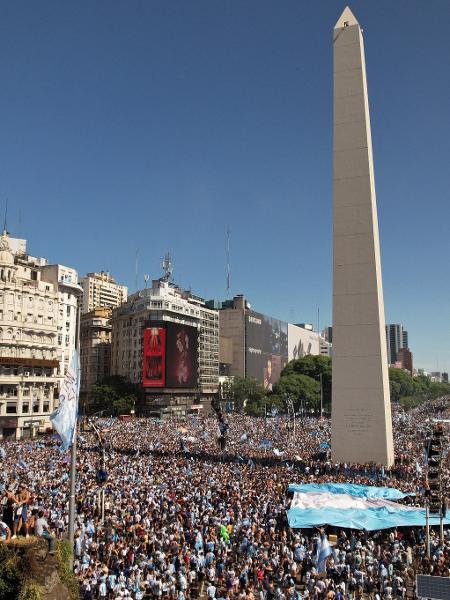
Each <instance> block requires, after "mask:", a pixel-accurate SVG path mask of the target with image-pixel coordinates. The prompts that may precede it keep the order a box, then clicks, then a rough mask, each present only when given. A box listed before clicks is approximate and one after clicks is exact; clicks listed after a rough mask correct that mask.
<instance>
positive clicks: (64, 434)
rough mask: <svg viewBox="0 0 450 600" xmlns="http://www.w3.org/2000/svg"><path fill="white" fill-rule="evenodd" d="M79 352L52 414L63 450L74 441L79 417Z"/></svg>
mask: <svg viewBox="0 0 450 600" xmlns="http://www.w3.org/2000/svg"><path fill="white" fill-rule="evenodd" d="M78 361H79V358H78V352H77V351H76V350H75V352H74V353H73V356H72V360H71V362H70V365H69V368H68V369H67V373H66V376H65V378H64V381H63V383H62V386H61V390H60V392H59V406H58V408H57V409H56V410H55V411H54V412H53V413H52V414H51V415H50V420H51V422H52V424H53V427H54V428H55V429H56V431H57V432H58V433H59V436H60V438H61V440H62V444H61V447H60V449H61V451H65V450H67V449H68V448H70V446H71V445H72V443H73V439H74V436H75V430H76V422H77V417H78V393H79V369H78Z"/></svg>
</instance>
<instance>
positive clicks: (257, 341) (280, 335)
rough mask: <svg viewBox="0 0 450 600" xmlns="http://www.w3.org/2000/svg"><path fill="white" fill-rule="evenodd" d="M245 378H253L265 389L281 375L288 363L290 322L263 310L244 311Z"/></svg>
mask: <svg viewBox="0 0 450 600" xmlns="http://www.w3.org/2000/svg"><path fill="white" fill-rule="evenodd" d="M245 339H246V368H245V375H246V377H254V378H255V379H256V380H257V381H259V382H260V383H261V384H262V385H263V386H264V389H266V390H271V389H272V387H273V384H274V383H276V382H277V381H278V380H279V378H280V373H281V371H282V370H283V369H284V367H285V366H286V364H287V362H288V325H287V323H285V322H284V321H279V320H278V319H274V318H272V317H268V316H266V315H263V314H261V313H257V312H254V311H252V310H249V311H247V312H246V314H245Z"/></svg>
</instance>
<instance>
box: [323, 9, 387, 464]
mask: <svg viewBox="0 0 450 600" xmlns="http://www.w3.org/2000/svg"><path fill="white" fill-rule="evenodd" d="M333 47H334V124H333V167H334V168H333V171H334V172H333V194H334V219H333V387H332V425H331V427H332V431H331V453H332V460H333V461H336V462H347V463H368V462H374V463H379V464H383V465H386V466H390V465H392V464H393V462H394V447H393V439H392V419H391V404H390V395H389V379H388V364H387V351H386V331H385V321H384V302H383V288H382V282H381V260H380V243H379V237H378V217H377V206H376V197H375V180H374V171H373V157H372V137H371V131H370V117H369V102H368V96H367V81H366V66H365V57H364V42H363V36H362V30H361V28H360V26H359V23H358V21H357V20H356V19H355V17H354V15H353V14H352V12H351V10H350V9H349V8H348V7H347V8H346V9H345V10H344V12H343V13H342V15H341V17H340V19H339V20H338V22H337V23H336V26H335V28H334V35H333Z"/></svg>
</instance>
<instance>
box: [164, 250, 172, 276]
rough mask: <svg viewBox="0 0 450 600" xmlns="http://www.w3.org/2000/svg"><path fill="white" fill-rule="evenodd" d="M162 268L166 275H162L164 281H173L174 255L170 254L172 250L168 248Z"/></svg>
mask: <svg viewBox="0 0 450 600" xmlns="http://www.w3.org/2000/svg"><path fill="white" fill-rule="evenodd" d="M161 266H162V269H163V271H164V275H163V277H162V279H163V281H172V275H173V264H172V257H171V256H170V250H167V252H166V255H165V256H164V259H163V261H162V263H161Z"/></svg>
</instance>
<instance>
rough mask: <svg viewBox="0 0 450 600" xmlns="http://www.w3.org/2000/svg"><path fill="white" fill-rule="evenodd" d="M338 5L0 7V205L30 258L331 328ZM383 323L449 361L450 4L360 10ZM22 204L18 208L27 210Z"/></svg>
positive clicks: (330, 1)
mask: <svg viewBox="0 0 450 600" xmlns="http://www.w3.org/2000/svg"><path fill="white" fill-rule="evenodd" d="M344 6H345V5H344V3H341V2H337V1H335V0H321V1H312V0H311V1H306V0H304V1H300V0H284V1H283V2H275V1H266V0H231V1H230V0H228V1H225V0H223V1H220V2H219V1H214V0H195V1H194V0H193V1H190V2H189V1H176V0H174V1H170V0H164V1H163V0H161V1H152V0H145V1H144V0H140V1H137V0H128V1H123V0H122V1H120V2H119V1H116V0H107V1H106V0H104V1H96V0H81V1H80V2H60V1H59V0H58V1H53V2H50V1H48V0H42V1H41V2H39V3H37V2H34V1H31V0H30V1H28V2H21V1H20V0H19V1H15V2H11V1H10V2H5V3H3V5H2V19H1V22H0V74H1V86H0V201H1V203H2V204H4V200H5V198H6V197H7V198H9V211H8V226H9V229H10V231H11V233H12V234H13V235H15V236H22V237H26V238H27V239H28V241H29V251H30V252H31V253H33V254H37V255H41V256H46V257H47V258H48V259H49V260H50V261H52V262H60V263H63V264H67V265H69V266H73V267H75V268H76V269H78V271H79V273H80V274H83V273H85V272H87V271H94V270H101V269H106V270H110V271H111V272H112V273H113V274H114V275H115V276H116V278H117V279H118V281H121V282H123V283H126V284H127V285H128V286H129V287H130V288H131V289H134V287H135V275H134V272H135V256H136V251H137V250H138V251H139V285H140V286H143V275H144V273H149V274H150V276H151V277H156V276H158V275H159V274H160V262H161V259H162V257H163V255H164V253H165V252H166V250H167V249H168V248H170V250H171V253H172V255H173V260H174V267H175V278H176V280H177V281H178V282H179V283H180V284H181V285H183V286H191V287H192V289H193V290H194V291H195V292H196V293H198V294H200V295H203V296H205V297H207V298H212V297H215V298H224V297H225V293H226V268H225V242H226V229H227V226H229V227H230V229H231V291H232V293H244V294H245V295H246V296H247V297H248V298H249V299H250V300H251V302H252V305H253V307H254V308H255V309H256V310H259V311H261V312H266V313H268V314H271V315H273V316H277V317H279V318H282V319H286V320H290V321H294V322H299V321H310V322H315V323H317V307H318V306H320V324H321V326H323V325H325V324H330V322H331V241H332V240H331V211H332V189H331V151H332V137H331V126H332V45H331V40H332V30H333V26H334V24H335V22H336V21H337V19H338V17H339V15H340V13H341V12H342V10H343V8H344ZM351 8H352V10H353V11H354V13H355V15H356V17H357V18H358V20H359V22H360V23H361V25H362V27H363V28H364V32H365V33H364V36H365V44H366V60H367V71H368V84H369V97H370V106H371V116H372V133H373V145H374V157H375V176H376V185H377V197H378V209H379V222H380V237H381V250H382V260H383V280H384V295H385V309H386V320H387V322H402V323H403V324H404V325H405V326H406V327H407V328H408V330H409V334H410V346H411V349H412V351H413V353H414V358H415V364H416V365H417V366H422V367H425V368H428V369H430V370H447V371H448V370H450V347H449V339H450V278H449V266H448V265H449V260H448V254H449V233H448V229H449V228H448V223H449V213H450V211H449V200H450V197H449V196H450V168H449V165H450V118H449V112H450V108H449V107H450V77H449V73H450V36H449V35H448V24H449V23H450V3H449V2H448V0H434V1H433V2H432V3H429V2H425V0H423V1H421V2H417V1H415V0H401V1H400V0H399V1H396V2H392V1H391V0H389V1H385V0H378V1H377V2H369V1H368V0H364V1H355V2H353V3H352V4H351ZM19 213H20V215H21V217H20V218H19Z"/></svg>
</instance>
